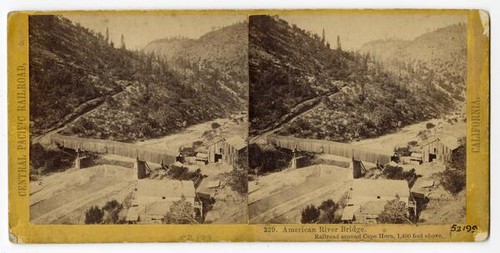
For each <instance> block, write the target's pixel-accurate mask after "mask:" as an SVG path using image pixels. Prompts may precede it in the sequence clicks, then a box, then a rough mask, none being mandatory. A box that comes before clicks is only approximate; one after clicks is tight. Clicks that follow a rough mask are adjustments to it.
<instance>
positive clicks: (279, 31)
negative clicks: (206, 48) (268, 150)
mask: <svg viewBox="0 0 500 253" xmlns="http://www.w3.org/2000/svg"><path fill="white" fill-rule="evenodd" d="M249 34H250V35H249V43H250V49H249V71H250V120H251V130H250V132H251V133H252V134H253V135H258V134H260V133H263V132H265V131H268V130H269V129H270V127H271V128H272V127H273V125H275V123H276V122H280V121H281V120H280V119H283V118H289V117H288V116H293V119H292V120H291V121H290V122H286V123H284V124H283V125H282V126H279V127H280V129H279V131H278V133H280V134H283V135H293V136H297V137H306V138H317V139H327V140H335V141H343V142H349V141H351V140H353V139H359V138H369V137H375V136H380V135H383V134H385V133H388V132H391V131H394V130H396V129H398V128H399V127H401V126H404V125H407V124H411V123H414V122H418V121H422V120H425V119H430V118H434V117H437V116H439V115H441V114H442V113H445V112H447V111H448V110H450V109H451V108H452V107H453V104H454V101H453V99H452V98H451V97H450V96H449V95H447V94H446V92H445V91H443V90H442V89H440V88H439V87H437V86H436V85H434V84H433V83H426V82H424V81H420V80H418V85H412V82H413V81H415V80H412V79H409V78H407V77H403V76H398V75H395V74H394V73H392V72H391V71H389V70H387V69H386V67H385V66H384V64H383V63H382V62H381V61H380V60H378V59H376V58H374V57H372V56H370V55H368V54H360V53H353V52H346V51H343V50H342V49H340V48H337V49H331V48H330V47H329V45H328V43H325V41H324V40H323V39H322V38H321V37H320V36H319V35H316V34H311V33H310V32H308V31H305V30H303V29H301V28H299V27H297V26H295V25H290V24H288V23H287V22H286V21H284V20H282V19H280V18H278V17H271V16H252V17H251V18H250V28H249ZM423 94H425V95H423ZM307 101H316V102H314V103H312V104H311V106H307V108H304V110H302V113H297V106H301V107H302V105H303V104H304V102H307Z"/></svg>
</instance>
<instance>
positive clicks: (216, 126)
mask: <svg viewBox="0 0 500 253" xmlns="http://www.w3.org/2000/svg"><path fill="white" fill-rule="evenodd" d="M219 127H220V124H219V123H217V122H212V129H217V128H219Z"/></svg>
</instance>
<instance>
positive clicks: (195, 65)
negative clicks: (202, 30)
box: [144, 21, 248, 105]
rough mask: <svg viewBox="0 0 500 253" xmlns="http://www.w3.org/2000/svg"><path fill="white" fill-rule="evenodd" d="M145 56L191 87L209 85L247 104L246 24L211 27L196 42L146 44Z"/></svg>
mask: <svg viewBox="0 0 500 253" xmlns="http://www.w3.org/2000/svg"><path fill="white" fill-rule="evenodd" d="M144 51H145V52H147V53H154V54H155V55H158V56H161V57H163V58H164V59H165V60H166V61H167V62H169V66H170V67H171V69H172V70H173V71H176V72H179V73H182V75H184V76H185V77H186V78H187V80H189V82H191V83H195V84H204V83H206V82H213V81H214V80H212V79H216V81H217V83H218V84H217V85H219V86H221V87H224V88H225V89H227V90H229V91H232V92H234V93H235V94H236V95H237V96H238V97H240V98H241V99H242V102H243V103H244V104H245V105H246V103H247V100H248V98H247V97H248V60H247V56H248V24H247V22H246V21H242V22H237V23H235V24H232V25H229V26H225V27H214V28H213V30H212V31H211V32H208V33H206V34H204V35H203V36H201V37H200V38H199V39H188V38H184V37H171V38H164V39H160V40H156V41H152V42H150V43H149V44H148V45H146V47H145V48H144Z"/></svg>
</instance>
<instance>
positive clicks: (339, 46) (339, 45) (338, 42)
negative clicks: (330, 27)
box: [337, 35, 342, 51]
mask: <svg viewBox="0 0 500 253" xmlns="http://www.w3.org/2000/svg"><path fill="white" fill-rule="evenodd" d="M337 49H338V50H341V51H342V45H341V44H340V36H339V35H337Z"/></svg>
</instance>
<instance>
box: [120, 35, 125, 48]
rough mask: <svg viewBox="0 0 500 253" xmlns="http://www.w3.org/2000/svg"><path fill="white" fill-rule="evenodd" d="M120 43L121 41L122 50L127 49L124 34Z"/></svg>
mask: <svg viewBox="0 0 500 253" xmlns="http://www.w3.org/2000/svg"><path fill="white" fill-rule="evenodd" d="M120 41H121V46H120V48H121V49H125V36H123V34H122V37H121V39H120Z"/></svg>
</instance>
